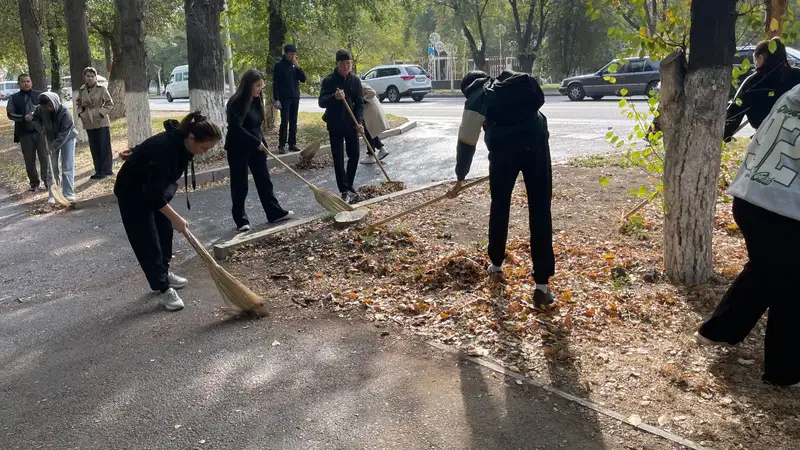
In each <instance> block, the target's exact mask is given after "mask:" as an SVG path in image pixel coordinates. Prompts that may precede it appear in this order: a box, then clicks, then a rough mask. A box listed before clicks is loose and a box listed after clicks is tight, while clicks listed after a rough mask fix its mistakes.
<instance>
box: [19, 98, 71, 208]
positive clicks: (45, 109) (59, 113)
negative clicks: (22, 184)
mask: <svg viewBox="0 0 800 450" xmlns="http://www.w3.org/2000/svg"><path fill="white" fill-rule="evenodd" d="M31 123H32V124H33V127H34V128H35V129H36V130H37V131H39V132H41V133H42V134H44V135H45V136H44V137H45V139H46V141H47V150H48V153H49V155H50V164H51V166H52V167H51V170H52V171H53V173H51V174H50V176H49V177H48V178H50V179H52V180H54V184H53V183H49V184H48V186H49V187H50V198H49V199H48V200H47V202H48V203H49V204H51V205H53V204H55V203H56V197H55V195H56V194H53V190H54V189H58V188H59V187H58V179H59V176H60V177H61V192H62V193H63V196H62V197H63V198H62V199H61V200H60V201H59V202H63V201H64V200H66V201H67V202H71V203H75V138H76V137H78V130H76V129H75V121H74V120H73V119H72V114H70V112H69V108H67V107H65V106H64V105H62V104H61V99H60V98H59V97H58V95H57V94H54V93H52V92H44V93H42V94H40V95H39V106H37V107H36V109H35V110H34V111H33V116H32V117H31ZM59 159H60V160H61V165H59V164H58V161H59Z"/></svg>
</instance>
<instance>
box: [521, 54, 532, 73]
mask: <svg viewBox="0 0 800 450" xmlns="http://www.w3.org/2000/svg"><path fill="white" fill-rule="evenodd" d="M517 59H518V60H519V71H520V72H522V73H527V74H530V73H531V72H533V62H534V61H536V55H532V54H531V55H517Z"/></svg>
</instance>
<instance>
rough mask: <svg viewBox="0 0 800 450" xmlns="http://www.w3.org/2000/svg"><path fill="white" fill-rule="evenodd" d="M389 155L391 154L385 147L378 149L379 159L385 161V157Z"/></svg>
mask: <svg viewBox="0 0 800 450" xmlns="http://www.w3.org/2000/svg"><path fill="white" fill-rule="evenodd" d="M387 156H389V152H387V151H386V149H385V148H382V149H380V150H378V159H380V160H381V161H383V158H386V157H387Z"/></svg>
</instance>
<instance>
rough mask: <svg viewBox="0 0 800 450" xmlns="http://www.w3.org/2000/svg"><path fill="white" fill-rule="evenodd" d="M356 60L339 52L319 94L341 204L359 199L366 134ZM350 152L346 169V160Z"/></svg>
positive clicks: (343, 52) (347, 53)
mask: <svg viewBox="0 0 800 450" xmlns="http://www.w3.org/2000/svg"><path fill="white" fill-rule="evenodd" d="M352 72H353V56H352V55H351V54H350V51H348V50H344V49H342V50H339V51H337V52H336V69H335V70H334V71H333V73H332V74H331V75H329V76H328V77H326V78H325V79H324V80H322V88H321V89H320V93H319V107H320V108H324V109H325V114H323V115H322V120H324V121H325V123H326V124H327V128H328V136H329V137H330V143H331V154H332V155H333V167H334V170H335V173H336V184H337V185H338V187H339V192H340V193H341V195H342V200H344V201H347V202H349V201H351V200H352V198H353V196H355V195H356V191H355V189H353V183H354V182H355V179H356V170H357V169H358V153H359V146H360V145H359V140H358V135H359V130H361V131H363V125H362V124H363V123H364V92H363V91H362V89H361V80H360V79H358V77H357V76H355V75H354V74H353V73H352ZM345 102H347V104H348V105H350V109H351V111H353V115H355V117H356V121H357V122H358V124H356V123H355V122H354V121H353V118H352V117H350V113H349V112H347V107H346V106H345ZM345 149H346V150H347V169H346V170H345V163H344V156H345Z"/></svg>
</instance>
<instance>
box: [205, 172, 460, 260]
mask: <svg viewBox="0 0 800 450" xmlns="http://www.w3.org/2000/svg"><path fill="white" fill-rule="evenodd" d="M447 183H452V180H446V181H436V182H433V183H427V184H423V185H422V186H417V187H414V188H410V189H404V190H402V191H397V192H392V193H391V194H386V195H382V196H380V197H375V198H371V199H369V200H366V201H363V202H361V203H357V204H355V205H353V206H354V207H356V208H360V207H363V206H369V205H374V204H375V203H380V202H383V201H386V200H392V199H395V198H399V197H403V196H405V195H408V194H413V193H415V192H420V191H424V190H426V189H430V188H433V187H436V186H441V185H443V184H447ZM326 216H328V213H321V214H317V215H315V216H311V217H309V218H306V219H302V220H299V221H292V222H289V223H287V224H285V225H279V226H276V227H272V228H267V229H265V230H261V231H257V232H254V233H243V234H238V235H236V236H235V237H234V238H233V239H231V240H229V241H226V242H222V243H219V244H216V245H214V258H216V259H218V260H226V259H228V258H230V256H231V254H232V253H233V251H234V250H236V249H237V248H239V247H242V246H244V245H248V244H255V243H257V242H261V241H263V240H265V239H267V238H268V237H270V236H273V235H275V234H278V233H281V232H283V231H286V230H291V229H292V228H296V227H300V226H303V225H306V224H308V223H311V222H313V221H315V220H319V219H322V218H325V217H326Z"/></svg>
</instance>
